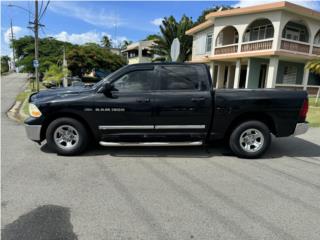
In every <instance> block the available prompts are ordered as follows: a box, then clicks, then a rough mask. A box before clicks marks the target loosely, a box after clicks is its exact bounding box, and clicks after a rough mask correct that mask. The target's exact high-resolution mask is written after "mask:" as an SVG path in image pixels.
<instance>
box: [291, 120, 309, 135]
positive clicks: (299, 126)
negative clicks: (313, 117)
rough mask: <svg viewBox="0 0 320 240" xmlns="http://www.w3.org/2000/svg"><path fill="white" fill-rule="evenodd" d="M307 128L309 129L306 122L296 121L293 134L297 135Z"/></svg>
mask: <svg viewBox="0 0 320 240" xmlns="http://www.w3.org/2000/svg"><path fill="white" fill-rule="evenodd" d="M308 129H309V124H308V123H307V122H304V123H297V125H296V129H295V130H294V133H293V135H294V136H297V135H301V134H304V133H306V132H307V131H308Z"/></svg>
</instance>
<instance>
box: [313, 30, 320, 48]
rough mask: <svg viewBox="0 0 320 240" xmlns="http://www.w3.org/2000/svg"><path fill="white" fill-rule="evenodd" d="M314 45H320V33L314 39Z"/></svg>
mask: <svg viewBox="0 0 320 240" xmlns="http://www.w3.org/2000/svg"><path fill="white" fill-rule="evenodd" d="M314 44H316V45H320V32H319V33H318V34H317V35H316V37H315V39H314Z"/></svg>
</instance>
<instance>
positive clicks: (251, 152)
mask: <svg viewBox="0 0 320 240" xmlns="http://www.w3.org/2000/svg"><path fill="white" fill-rule="evenodd" d="M270 142H271V135H270V130H269V128H268V127H267V126H266V125H265V124H264V123H262V122H259V121H247V122H243V123H241V124H240V125H238V126H237V127H236V128H235V129H234V130H233V131H232V133H231V135H230V139H229V146H230V148H231V150H232V152H233V153H234V154H235V155H237V156H238V157H241V158H258V157H260V156H261V155H263V154H264V153H265V152H266V151H267V149H268V148H269V146H270Z"/></svg>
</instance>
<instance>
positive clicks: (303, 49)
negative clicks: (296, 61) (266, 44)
mask: <svg viewBox="0 0 320 240" xmlns="http://www.w3.org/2000/svg"><path fill="white" fill-rule="evenodd" d="M280 48H281V49H283V50H286V51H291V52H299V53H304V54H309V51H310V45H309V44H308V43H303V42H300V41H294V40H290V39H284V38H283V39H282V40H281V46H280Z"/></svg>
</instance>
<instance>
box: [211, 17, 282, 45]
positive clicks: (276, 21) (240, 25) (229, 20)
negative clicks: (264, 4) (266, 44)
mask: <svg viewBox="0 0 320 240" xmlns="http://www.w3.org/2000/svg"><path fill="white" fill-rule="evenodd" d="M262 18H266V19H269V20H270V21H271V22H272V24H273V27H274V36H279V33H280V20H281V11H272V12H267V13H263V14H261V13H259V14H248V15H239V16H230V17H219V18H216V19H215V23H214V24H215V25H214V34H213V35H214V36H215V39H214V41H216V36H218V34H219V33H220V31H221V30H223V29H224V28H225V27H226V26H234V27H235V28H236V29H237V31H238V33H239V43H242V41H243V35H244V33H245V31H246V29H247V27H248V26H249V25H250V24H251V23H252V22H253V21H255V20H257V19H262ZM276 45H277V44H274V46H273V49H276V48H275V46H276ZM239 50H240V48H239Z"/></svg>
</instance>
